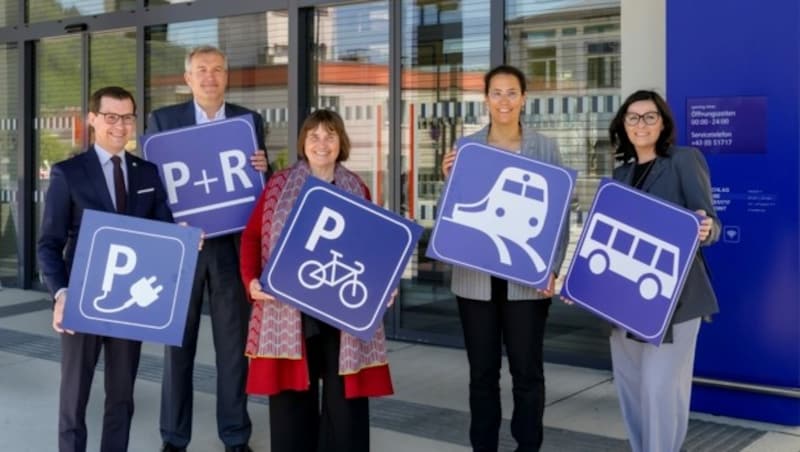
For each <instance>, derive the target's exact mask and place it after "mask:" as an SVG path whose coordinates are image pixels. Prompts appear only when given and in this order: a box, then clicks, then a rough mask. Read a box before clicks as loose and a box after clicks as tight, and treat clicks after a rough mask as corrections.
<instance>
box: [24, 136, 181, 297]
mask: <svg viewBox="0 0 800 452" xmlns="http://www.w3.org/2000/svg"><path fill="white" fill-rule="evenodd" d="M125 162H126V167H127V173H128V200H127V201H128V202H127V211H126V212H125V213H126V214H127V215H131V216H135V217H141V218H149V219H152V220H161V221H168V222H170V223H171V222H173V219H172V212H171V211H170V210H169V207H168V205H167V194H166V191H165V190H164V186H163V184H162V183H161V178H160V177H159V176H158V169H157V168H156V166H155V165H154V164H152V163H150V162H147V161H145V160H142V159H140V158H139V157H136V156H135V155H133V154H130V153H126V155H125ZM84 209H94V210H100V211H105V212H116V210H115V209H114V203H113V201H112V200H111V194H110V193H109V192H108V187H107V185H106V180H105V177H104V176H103V170H102V168H101V167H100V160H99V159H98V158H97V153H96V152H95V150H94V146H92V147H90V148H89V149H87V150H86V151H85V152H83V153H81V154H78V155H76V156H75V157H72V158H70V159H67V160H64V161H62V162H59V163H57V164H55V165H53V167H52V169H51V170H50V186H49V187H48V189H47V197H46V199H45V205H44V215H43V216H42V227H41V235H40V236H39V241H38V245H37V256H38V259H39V268H40V270H41V274H42V276H43V277H44V282H45V284H46V285H47V287H48V288H49V289H50V293H52V294H53V295H55V293H56V291H58V290H59V289H61V288H63V287H67V285H68V284H69V271H70V268H71V267H72V259H73V257H74V255H75V245H76V242H77V240H78V232H79V230H80V226H81V217H82V216H83V210H84Z"/></svg>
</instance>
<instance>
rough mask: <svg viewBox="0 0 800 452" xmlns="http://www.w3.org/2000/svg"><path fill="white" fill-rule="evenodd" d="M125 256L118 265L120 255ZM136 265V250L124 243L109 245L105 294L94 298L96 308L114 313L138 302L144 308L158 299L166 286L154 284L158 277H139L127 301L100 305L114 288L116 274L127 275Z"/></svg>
mask: <svg viewBox="0 0 800 452" xmlns="http://www.w3.org/2000/svg"><path fill="white" fill-rule="evenodd" d="M120 255H121V256H124V257H125V262H124V264H122V265H118V258H119V256H120ZM134 267H136V251H134V250H133V248H130V247H128V246H123V245H117V244H113V243H112V244H111V245H110V246H109V247H108V259H107V260H106V271H105V274H104V275H103V286H102V290H103V294H102V295H100V296H99V297H97V298H95V299H94V303H93V305H94V308H95V309H96V310H97V311H98V312H102V313H104V314H113V313H115V312H120V311H124V310H125V309H128V308H130V307H131V306H133V305H134V304H138V305H139V306H140V307H142V308H146V307H148V306H150V305H151V304H153V302H154V301H156V300H157V299H158V295H159V294H160V293H161V291H162V290H164V286H160V285H159V286H153V284H155V283H156V277H155V276H151V277H149V278H144V277H142V278H139V280H137V281H136V282H135V283H133V285H131V288H130V295H131V298H129V299H128V300H127V301H125V303H123V304H122V305H121V306H119V307H116V308H104V307H102V306H100V301H102V300H104V299H105V298H106V297H107V296H108V294H109V292H111V289H112V288H113V282H114V276H116V275H127V274H129V273H130V272H132V271H133V268H134Z"/></svg>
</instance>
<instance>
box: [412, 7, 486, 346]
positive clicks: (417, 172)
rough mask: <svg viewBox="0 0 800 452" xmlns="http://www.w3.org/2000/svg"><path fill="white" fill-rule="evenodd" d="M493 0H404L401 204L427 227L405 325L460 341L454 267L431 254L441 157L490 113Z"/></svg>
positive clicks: (414, 271) (440, 183)
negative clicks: (487, 78) (486, 77)
mask: <svg viewBox="0 0 800 452" xmlns="http://www.w3.org/2000/svg"><path fill="white" fill-rule="evenodd" d="M489 6H490V5H489V2H484V1H478V0H465V1H451V0H442V1H419V0H415V1H411V0H406V1H403V17H402V40H403V44H402V56H401V58H402V60H401V61H402V74H401V76H402V82H401V83H402V89H403V91H402V104H403V122H402V126H401V128H400V130H399V133H400V134H401V142H402V148H401V149H400V152H401V154H402V160H403V164H402V174H401V175H400V177H401V186H402V194H401V199H402V204H401V206H400V207H401V212H402V213H403V214H404V215H405V216H407V217H409V218H412V219H414V220H416V221H417V222H418V223H420V224H421V225H423V226H425V228H426V229H425V233H424V234H423V237H422V240H421V241H420V244H419V247H418V249H417V252H416V254H415V255H414V256H413V257H412V259H411V265H410V268H409V270H408V271H407V277H408V279H406V280H404V291H403V293H402V297H401V300H400V309H401V317H400V326H401V328H402V329H403V330H405V331H406V332H408V331H409V330H411V331H413V332H414V333H411V334H416V335H422V336H423V337H425V336H428V337H431V338H434V337H435V338H437V340H441V341H443V342H447V343H458V342H459V341H461V327H460V324H459V320H458V313H457V312H456V304H455V302H454V297H453V295H452V293H451V292H450V284H449V278H450V267H449V266H448V265H446V264H443V263H441V262H438V261H434V260H431V259H428V258H427V257H425V250H426V249H427V246H428V238H429V236H430V232H431V229H432V227H433V224H434V220H435V218H436V203H437V200H438V199H439V195H440V194H441V191H442V186H443V178H442V173H441V160H442V156H443V155H444V153H446V152H447V151H448V150H450V149H452V147H453V146H454V144H455V142H456V140H457V139H458V138H460V137H461V136H464V135H468V134H471V133H473V132H475V131H477V130H478V129H479V128H481V127H482V126H483V125H484V124H485V123H486V122H487V121H488V117H487V114H486V109H485V106H484V95H483V74H484V72H486V71H487V70H488V69H489V15H490V10H489Z"/></svg>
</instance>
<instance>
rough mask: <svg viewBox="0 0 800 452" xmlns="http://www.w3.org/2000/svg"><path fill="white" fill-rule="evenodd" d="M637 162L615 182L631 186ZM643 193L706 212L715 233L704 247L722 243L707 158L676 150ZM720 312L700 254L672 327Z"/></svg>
mask: <svg viewBox="0 0 800 452" xmlns="http://www.w3.org/2000/svg"><path fill="white" fill-rule="evenodd" d="M634 166H635V162H629V163H626V164H624V165H622V166H620V167H619V168H617V169H615V170H614V179H616V180H618V181H620V182H624V183H626V184H629V185H630V184H631V182H632V179H633V168H634ZM642 191H645V192H647V193H650V194H651V195H654V196H657V197H659V198H661V199H664V200H666V201H670V202H673V203H675V204H678V205H679V206H683V207H686V208H687V209H690V210H699V209H702V210H705V211H706V215H708V216H709V217H711V218H712V219H713V224H712V227H711V233H710V234H709V235H708V238H707V239H706V240H704V241H703V242H702V243H701V244H700V246H708V245H711V244H712V243H714V242H716V241H717V240H719V234H720V230H721V229H722V226H721V224H720V221H719V217H717V213H716V212H715V211H714V204H713V202H712V199H711V180H710V178H709V173H708V164H707V163H706V159H705V158H704V157H703V154H702V153H701V152H700V151H699V150H697V149H695V148H689V147H678V146H673V147H671V148H669V150H668V151H667V156H666V157H656V161H655V162H654V163H653V168H652V169H651V170H650V174H649V175H647V178H646V179H645V180H644V183H643V184H642ZM718 311H719V306H718V305H717V297H716V295H715V294H714V289H713V288H712V287H711V280H710V279H709V275H708V272H707V271H706V266H705V262H704V261H703V255H702V253H700V251H699V250H698V252H697V254H696V255H695V256H694V261H693V262H692V267H691V269H690V270H689V276H688V277H687V278H686V282H685V283H684V286H683V292H681V296H680V298H679V299H678V307H677V308H676V309H675V313H674V314H673V316H672V322H671V324H675V323H680V322H684V321H686V320H690V319H694V318H697V317H704V316H707V315H711V314H714V313H716V312H718Z"/></svg>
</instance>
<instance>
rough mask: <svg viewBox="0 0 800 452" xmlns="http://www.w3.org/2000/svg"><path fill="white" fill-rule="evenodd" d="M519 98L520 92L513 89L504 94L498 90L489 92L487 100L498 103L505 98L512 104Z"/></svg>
mask: <svg viewBox="0 0 800 452" xmlns="http://www.w3.org/2000/svg"><path fill="white" fill-rule="evenodd" d="M520 96H521V94H520V92H519V91H517V90H514V89H512V90H508V91H506V92H503V91H500V90H499V89H498V90H494V91H489V99H491V100H494V101H499V100H501V99H503V98H504V97H505V98H506V99H508V100H510V101H512V102H514V101H516V100H517V99H519V98H520Z"/></svg>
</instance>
